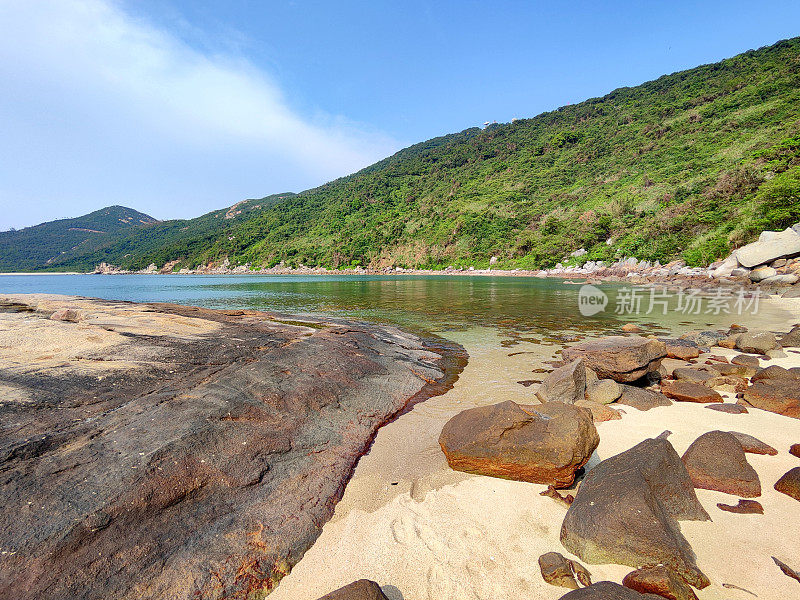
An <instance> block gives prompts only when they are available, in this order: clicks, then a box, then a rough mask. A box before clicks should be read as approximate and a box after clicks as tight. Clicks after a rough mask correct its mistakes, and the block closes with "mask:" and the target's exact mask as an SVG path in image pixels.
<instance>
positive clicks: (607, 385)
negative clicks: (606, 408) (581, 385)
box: [586, 379, 622, 404]
mask: <svg viewBox="0 0 800 600" xmlns="http://www.w3.org/2000/svg"><path fill="white" fill-rule="evenodd" d="M621 395H622V387H621V386H620V384H618V383H617V382H616V381H614V380H613V379H600V380H598V381H595V382H593V383H590V384H589V385H588V386H586V399H587V400H589V401H590V402H597V403H599V404H611V403H612V402H615V401H616V400H617V399H618V398H619V397H620V396H621Z"/></svg>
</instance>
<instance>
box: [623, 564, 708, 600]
mask: <svg viewBox="0 0 800 600" xmlns="http://www.w3.org/2000/svg"><path fill="white" fill-rule="evenodd" d="M622 585H624V586H625V587H626V588H630V589H632V590H636V591H637V592H640V593H642V594H656V595H657V596H660V597H662V598H668V599H669V600H697V596H696V595H695V593H694V591H692V588H691V587H690V586H689V584H688V583H686V581H685V580H684V579H683V577H681V576H680V575H678V574H677V573H676V572H675V571H673V570H672V569H670V568H668V567H665V566H664V565H657V566H655V567H646V568H644V569H637V570H635V571H633V572H632V573H628V574H627V575H626V576H625V579H623V580H622Z"/></svg>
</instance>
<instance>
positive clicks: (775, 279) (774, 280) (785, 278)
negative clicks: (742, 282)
mask: <svg viewBox="0 0 800 600" xmlns="http://www.w3.org/2000/svg"><path fill="white" fill-rule="evenodd" d="M773 271H774V269H773ZM753 273H755V271H753ZM798 281H800V277H798V276H797V275H795V274H794V273H777V274H776V275H772V276H770V277H767V278H765V279H762V280H761V285H794V284H795V283H797V282H798Z"/></svg>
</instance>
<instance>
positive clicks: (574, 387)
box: [536, 359, 586, 404]
mask: <svg viewBox="0 0 800 600" xmlns="http://www.w3.org/2000/svg"><path fill="white" fill-rule="evenodd" d="M585 393H586V367H585V366H584V364H583V361H582V360H580V359H578V360H573V361H572V362H570V363H569V364H566V365H564V366H563V367H559V368H557V369H556V370H554V371H553V372H552V373H550V374H549V375H548V376H547V377H545V379H544V381H542V385H540V386H539V389H538V390H536V397H537V398H538V399H539V400H540V401H541V402H566V403H567V404H575V402H577V401H578V400H583V398H584V395H585Z"/></svg>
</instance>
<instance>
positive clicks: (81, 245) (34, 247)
mask: <svg viewBox="0 0 800 600" xmlns="http://www.w3.org/2000/svg"><path fill="white" fill-rule="evenodd" d="M154 223H158V221H157V220H156V219H154V218H153V217H151V216H149V215H146V214H144V213H140V212H139V211H136V210H133V209H132V208H126V207H124V206H109V207H106V208H101V209H100V210H96V211H94V212H92V213H89V214H88V215H84V216H82V217H76V218H74V219H59V220H58V221H50V222H47V223H42V224H40V225H35V226H33V227H26V228H25V229H20V230H16V231H4V232H0V272H10V271H32V270H36V269H41V268H47V267H50V266H53V265H55V264H58V263H59V262H61V261H63V260H64V259H65V257H72V256H75V255H82V254H88V253H91V252H93V251H94V250H95V249H96V248H97V247H98V246H99V245H102V244H104V243H109V242H110V241H111V240H114V239H116V238H119V237H124V236H125V235H126V234H128V233H130V232H131V231H133V230H136V229H140V228H141V227H143V226H147V225H152V224H154Z"/></svg>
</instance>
